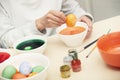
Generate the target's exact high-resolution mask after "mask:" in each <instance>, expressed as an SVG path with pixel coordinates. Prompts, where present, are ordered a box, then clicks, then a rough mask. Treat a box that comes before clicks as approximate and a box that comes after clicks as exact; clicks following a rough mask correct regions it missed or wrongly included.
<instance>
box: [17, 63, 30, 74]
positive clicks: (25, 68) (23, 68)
mask: <svg viewBox="0 0 120 80" xmlns="http://www.w3.org/2000/svg"><path fill="white" fill-rule="evenodd" d="M31 71H32V67H31V65H30V64H29V63H28V62H22V63H21V64H20V67H19V72H20V73H22V74H24V75H29V74H30V73H31Z"/></svg>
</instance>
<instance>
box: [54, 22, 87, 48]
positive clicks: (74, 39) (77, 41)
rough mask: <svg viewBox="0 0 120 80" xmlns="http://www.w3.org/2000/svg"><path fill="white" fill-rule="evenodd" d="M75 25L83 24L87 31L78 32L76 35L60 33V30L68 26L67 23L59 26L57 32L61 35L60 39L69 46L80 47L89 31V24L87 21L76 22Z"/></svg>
mask: <svg viewBox="0 0 120 80" xmlns="http://www.w3.org/2000/svg"><path fill="white" fill-rule="evenodd" d="M75 26H81V27H84V28H85V31H83V32H81V33H78V34H74V35H63V34H60V31H61V30H63V29H65V28H66V27H67V26H66V24H63V25H61V26H60V27H58V28H57V29H56V32H57V34H58V36H59V37H60V39H61V40H62V41H63V42H64V43H65V44H66V45H67V46H68V47H78V46H80V45H81V44H82V43H83V41H84V39H85V36H86V34H87V31H88V25H87V24H86V23H83V22H76V24H75Z"/></svg>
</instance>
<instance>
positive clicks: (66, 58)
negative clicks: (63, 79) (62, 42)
mask: <svg viewBox="0 0 120 80" xmlns="http://www.w3.org/2000/svg"><path fill="white" fill-rule="evenodd" d="M72 60H73V58H72V56H65V57H64V58H63V62H64V65H69V66H70V67H71V61H72Z"/></svg>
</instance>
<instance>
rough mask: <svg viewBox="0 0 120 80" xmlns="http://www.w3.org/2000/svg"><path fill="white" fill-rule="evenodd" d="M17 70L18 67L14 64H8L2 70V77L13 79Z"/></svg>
mask: <svg viewBox="0 0 120 80" xmlns="http://www.w3.org/2000/svg"><path fill="white" fill-rule="evenodd" d="M16 72H17V70H16V68H15V67H14V66H12V65H8V66H6V67H5V68H4V70H3V71H2V77H4V78H7V79H11V78H12V76H13V75H14V74H15V73H16Z"/></svg>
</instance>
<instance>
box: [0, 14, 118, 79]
mask: <svg viewBox="0 0 120 80" xmlns="http://www.w3.org/2000/svg"><path fill="white" fill-rule="evenodd" d="M109 29H111V32H115V31H120V15H118V16H115V17H112V18H109V19H105V20H102V21H99V22H95V23H94V24H93V32H92V35H91V37H90V38H89V39H87V40H86V41H84V42H83V44H82V45H81V46H79V47H76V49H77V50H80V49H81V48H82V47H84V46H85V45H87V44H88V43H90V42H92V41H93V40H95V39H97V38H99V37H100V36H101V35H103V34H106V33H107V32H108V30H109ZM95 45H96V43H95V44H93V45H92V46H90V47H89V48H87V49H85V50H84V51H82V52H81V53H79V54H78V58H79V59H80V60H81V71H80V72H72V70H71V76H70V77H69V78H65V79H64V78H61V76H60V66H61V65H63V64H64V63H63V58H64V57H65V56H67V55H68V50H69V49H71V48H69V47H67V46H66V45H65V44H64V43H63V42H62V41H61V40H60V39H59V37H58V36H57V35H53V36H51V37H48V45H47V47H46V50H45V53H44V54H45V55H46V56H47V57H48V58H49V59H50V66H49V68H48V75H47V80H120V69H118V68H113V67H110V66H108V65H106V64H105V62H104V61H103V60H102V58H101V56H100V54H99V52H98V49H97V48H95V50H94V51H93V52H92V53H91V55H90V56H89V57H88V58H86V55H87V54H88V53H89V52H90V50H91V49H92V48H93V47H94V46H95ZM2 51H3V49H2ZM5 51H6V50H5ZM7 51H8V52H11V50H7ZM11 55H15V54H13V52H12V54H11Z"/></svg>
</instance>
